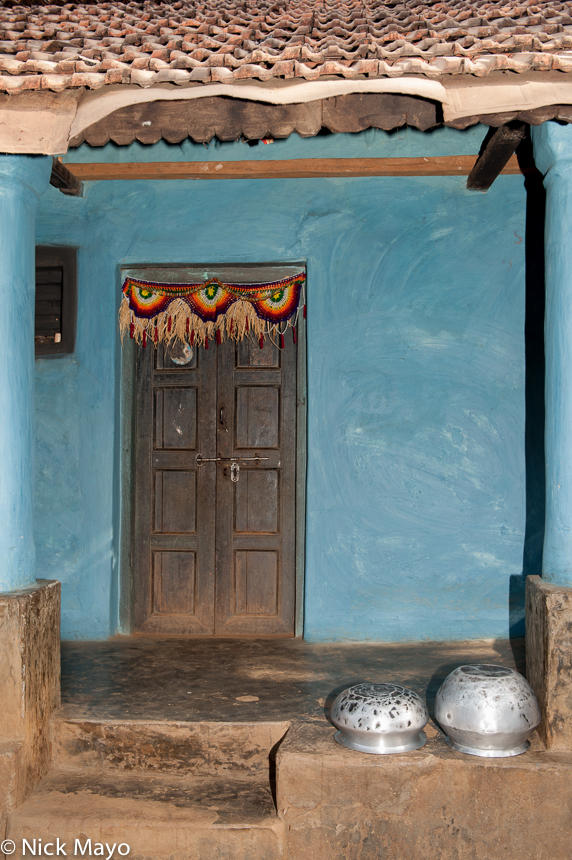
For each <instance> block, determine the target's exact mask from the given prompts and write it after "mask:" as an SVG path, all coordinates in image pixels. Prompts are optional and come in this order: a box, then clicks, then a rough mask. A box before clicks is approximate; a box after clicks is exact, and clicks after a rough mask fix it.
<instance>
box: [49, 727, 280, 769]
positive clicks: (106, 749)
mask: <svg viewBox="0 0 572 860" xmlns="http://www.w3.org/2000/svg"><path fill="white" fill-rule="evenodd" d="M288 727H289V723H286V722H284V723H279V722H256V723H240V722H236V723H228V722H227V723H222V722H221V723H219V722H196V723H192V722H164V721H156V722H153V721H142V720H114V721H102V720H82V719H68V718H65V717H62V716H57V717H56V718H55V719H54V720H53V722H52V739H53V761H54V764H55V765H57V766H59V767H76V768H86V767H91V768H94V769H96V770H107V769H116V770H123V771H158V772H171V773H182V774H195V775H197V776H198V775H205V776H206V775H211V776H217V775H219V776H222V775H227V774H228V775H235V776H240V775H245V776H246V775H248V774H260V775H265V776H266V778H268V770H269V756H270V754H271V751H272V750H273V748H274V747H275V746H276V744H278V743H279V742H280V741H281V739H282V738H283V737H284V735H285V734H286V732H287V731H288Z"/></svg>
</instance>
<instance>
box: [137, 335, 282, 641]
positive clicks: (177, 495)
mask: <svg viewBox="0 0 572 860" xmlns="http://www.w3.org/2000/svg"><path fill="white" fill-rule="evenodd" d="M183 353H184V354H183ZM295 398H296V348H295V346H294V344H293V343H292V342H289V343H288V345H287V347H286V349H284V350H280V349H278V348H277V347H276V346H275V345H274V344H272V343H271V342H269V341H268V340H267V341H266V343H265V345H264V347H263V349H260V347H259V345H258V343H257V342H256V343H254V342H251V341H249V340H244V341H242V342H241V343H239V344H234V343H228V342H227V343H225V344H222V345H220V346H218V347H214V345H213V346H211V348H210V349H209V350H205V349H202V348H201V349H198V350H197V349H194V348H193V349H189V348H188V347H187V348H186V350H185V351H183V350H182V349H181V347H180V345H179V346H178V347H176V348H175V349H173V350H172V351H171V350H170V349H169V348H164V347H163V346H159V348H158V349H157V350H156V351H155V350H154V349H153V348H150V347H148V348H147V349H140V350H139V352H138V365H137V408H136V462H135V529H134V533H135V541H134V554H133V555H134V567H135V616H136V624H135V626H136V630H137V632H141V633H174V634H189V635H222V636H229V635H231V636H232V635H242V634H244V635H263V636H264V635H286V636H288V635H293V634H294V588H295V545H294V544H295V417H296V402H295ZM198 454H200V455H201V457H200V458H199V459H197V455H198ZM217 457H220V458H224V459H221V460H218V461H216V460H215V461H213V462H208V460H209V459H210V458H217ZM231 458H232V459H231ZM199 463H200V465H199ZM231 463H235V464H238V467H239V468H238V474H237V475H235V477H237V478H238V480H237V481H233V480H231V469H230V466H231Z"/></svg>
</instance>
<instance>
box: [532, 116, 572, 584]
mask: <svg viewBox="0 0 572 860" xmlns="http://www.w3.org/2000/svg"><path fill="white" fill-rule="evenodd" d="M532 139H533V145H534V154H535V159H536V162H537V164H538V166H539V169H540V170H541V171H542V172H543V173H544V174H546V175H545V178H544V185H545V187H546V243H545V260H546V275H545V279H546V315H545V332H546V337H545V341H546V431H545V447H546V531H545V536H544V553H543V559H542V575H543V577H544V579H546V580H547V581H548V582H552V583H554V584H555V585H561V586H565V587H570V586H572V530H571V527H570V526H571V524H572V475H571V474H570V465H569V464H570V460H571V459H572V384H571V383H570V371H571V369H572V337H571V336H570V332H571V331H572V291H571V290H570V275H571V273H572V249H571V248H570V233H571V231H572V129H571V128H570V127H569V126H560V125H558V124H557V123H553V122H547V123H543V125H542V126H540V127H539V128H535V129H534V132H533V135H532Z"/></svg>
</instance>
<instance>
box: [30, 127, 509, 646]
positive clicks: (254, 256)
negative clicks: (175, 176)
mask: <svg viewBox="0 0 572 860" xmlns="http://www.w3.org/2000/svg"><path fill="white" fill-rule="evenodd" d="M483 136H484V130H483V129H482V128H475V129H470V130H469V131H468V132H459V131H454V130H452V129H441V130H439V131H438V132H434V133H432V134H425V135H424V134H421V133H419V132H412V131H411V130H409V131H408V132H401V133H397V134H392V135H390V134H387V133H384V132H372V131H370V132H366V133H363V134H360V135H353V136H351V135H338V136H330V137H319V138H314V139H310V140H300V139H299V138H297V137H296V136H293V137H292V138H290V139H289V140H288V141H281V142H276V143H275V144H273V145H271V146H264V145H262V144H259V145H258V146H257V147H249V146H247V145H246V144H244V143H240V142H237V143H233V144H224V145H218V146H216V147H215V146H211V147H209V148H208V149H207V148H206V147H203V146H198V145H194V144H190V143H188V142H187V143H186V144H185V145H181V146H178V147H169V146H167V145H164V144H158V145H156V146H155V147H152V148H146V147H142V146H140V145H134V146H131V147H128V148H126V149H119V148H117V147H113V146H109V145H108V146H107V147H104V148H103V149H101V150H90V149H89V148H87V147H82V148H81V149H80V150H78V151H77V152H76V153H72V154H70V155H69V157H68V160H70V161H71V160H74V159H75V160H84V161H95V160H111V159H113V158H115V157H116V156H118V157H120V158H121V159H122V160H128V161H131V160H142V159H145V160H151V159H153V158H154V159H156V160H177V159H181V160H190V159H191V158H193V159H196V160H206V159H207V158H211V157H213V158H219V159H223V158H231V159H244V158H246V157H248V158H251V157H252V158H254V157H263V158H287V157H292V158H297V157H307V156H321V155H325V156H333V157H335V156H338V157H342V156H347V157H350V156H354V155H362V156H368V155H369V156H378V155H384V156H392V155H420V154H422V155H427V156H429V155H439V154H455V153H457V154H461V153H476V152H477V151H478V148H479V145H480V142H481V140H482V138H483ZM464 185H465V178H463V177H443V178H437V177H433V178H430V177H429V178H407V179H397V178H382V177H380V178H375V179H371V178H368V179H365V178H364V179H328V180H326V179H320V180H318V179H316V180H254V181H246V180H245V181H242V180H240V181H232V182H231V181H204V182H176V181H157V182H153V181H140V182H100V183H91V184H88V185H87V186H86V193H85V197H84V198H83V199H74V198H69V197H64V196H63V195H61V194H59V193H58V192H57V191H56V190H55V189H53V188H50V189H49V191H48V192H47V193H46V194H45V195H44V197H43V198H42V201H41V210H40V215H39V218H38V225H37V241H38V242H41V243H42V244H70V245H77V246H78V247H79V248H80V251H79V318H78V337H77V350H76V354H75V355H74V356H72V357H65V358H58V359H46V360H41V361H38V362H37V363H36V364H37V378H36V384H37V438H38V443H37V445H38V451H37V504H36V539H37V550H38V568H39V572H38V575H39V576H40V575H41V576H48V577H49V576H52V577H57V578H59V579H61V580H62V583H63V591H62V595H63V616H62V632H63V635H64V637H68V638H100V637H105V636H107V635H108V634H110V633H113V632H115V626H114V625H115V622H114V620H113V619H114V618H115V617H116V605H115V604H116V594H117V588H116V578H117V576H118V571H117V563H116V558H117V554H118V546H117V534H118V529H117V522H118V510H117V505H115V504H114V493H115V492H116V489H117V483H116V480H117V474H116V472H117V469H116V467H115V468H114V462H116V460H115V461H114V452H115V453H117V446H118V444H119V440H118V434H117V429H116V428H117V422H116V411H115V410H116V406H115V404H116V398H117V391H118V382H119V375H118V373H119V363H120V346H119V344H118V340H117V326H116V312H117V307H118V268H119V266H121V265H123V264H139V263H162V262H165V263H193V262H207V261H209V262H212V263H217V262H220V263H225V262H229V261H232V262H241V261H244V262H253V261H278V260H280V261H290V260H300V259H306V260H307V264H308V320H307V324H308V485H307V547H306V550H307V568H306V595H305V631H306V633H305V635H306V638H307V639H309V640H314V641H318V640H329V639H332V640H335V639H349V640H368V639H369V640H380V641H400V640H421V639H427V638H430V639H468V638H478V637H504V636H507V635H508V632H509V622H512V623H513V626H514V624H515V623H518V622H519V619H520V617H521V615H522V607H521V606H520V604H519V605H517V606H516V608H515V613H516V614H514V613H513V617H512V619H509V607H508V604H509V582H510V577H511V576H513V577H520V576H521V574H522V557H523V536H524V526H525V522H524V519H525V497H524V496H525V476H524V341H523V328H524V284H525V281H524V241H523V237H524V217H525V194H524V188H523V181H522V177H520V176H502V177H500V178H499V179H498V180H497V182H496V183H495V184H494V185H493V187H492V189H491V190H490V191H489V192H488V193H487V194H479V193H474V192H468V191H466V190H465V187H464Z"/></svg>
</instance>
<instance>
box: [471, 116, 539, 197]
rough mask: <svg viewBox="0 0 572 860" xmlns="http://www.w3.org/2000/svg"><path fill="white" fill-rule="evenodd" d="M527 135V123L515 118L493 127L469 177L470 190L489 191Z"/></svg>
mask: <svg viewBox="0 0 572 860" xmlns="http://www.w3.org/2000/svg"><path fill="white" fill-rule="evenodd" d="M525 136H526V123H524V122H519V121H518V120H515V121H513V122H507V123H506V125H501V126H500V128H497V129H495V130H494V131H493V130H492V129H491V130H490V131H489V133H488V134H487V136H486V137H485V140H484V142H483V147H482V149H481V152H480V154H479V157H478V158H477V160H476V162H475V166H474V167H473V169H472V170H471V172H470V174H469V178H468V179H467V188H468V189H469V190H470V191H488V189H489V188H490V187H491V185H492V184H493V182H494V181H495V179H496V178H497V176H498V175H499V173H501V171H502V170H503V169H504V167H506V165H507V164H508V162H509V160H510V158H511V156H512V155H514V152H515V150H516V148H517V147H518V145H519V144H520V143H522V141H523V140H524V138H525Z"/></svg>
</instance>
